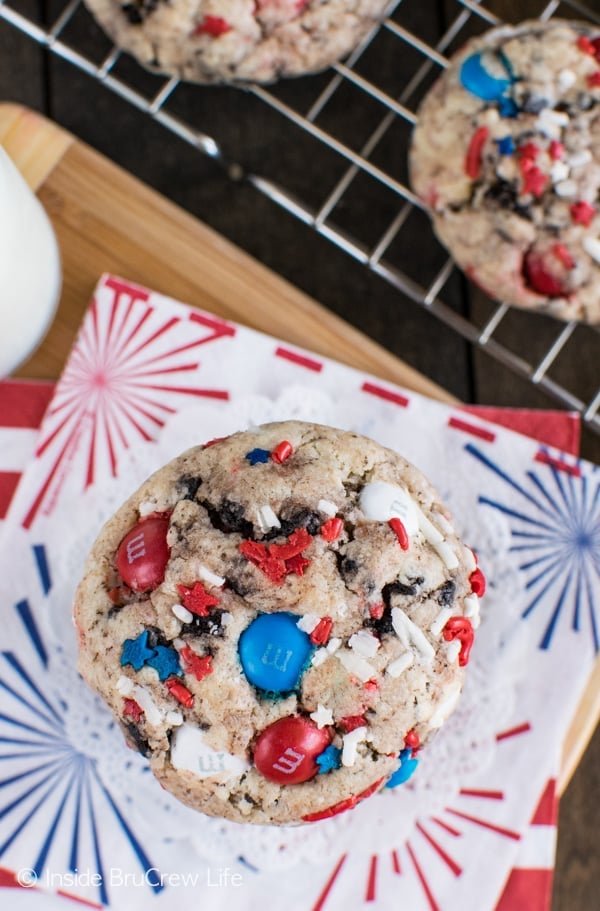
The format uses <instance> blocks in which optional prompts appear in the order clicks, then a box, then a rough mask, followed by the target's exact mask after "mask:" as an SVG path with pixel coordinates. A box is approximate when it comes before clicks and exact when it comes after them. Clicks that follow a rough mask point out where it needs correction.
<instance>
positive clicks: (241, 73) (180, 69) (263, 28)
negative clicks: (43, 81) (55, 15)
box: [85, 0, 388, 83]
mask: <svg viewBox="0 0 600 911" xmlns="http://www.w3.org/2000/svg"><path fill="white" fill-rule="evenodd" d="M85 3H86V5H87V6H88V8H89V9H90V11H91V12H92V13H93V15H94V16H95V18H96V19H97V20H98V22H99V23H100V25H101V26H102V27H103V28H104V29H105V30H106V31H107V32H108V34H109V35H110V37H111V38H112V39H113V41H114V42H115V44H117V45H118V46H119V47H121V48H123V49H124V50H127V51H129V52H130V53H132V54H133V55H134V56H135V57H137V59H138V60H139V62H140V63H141V64H143V66H146V67H148V68H149V69H151V70H154V71H157V72H161V73H168V74H170V75H173V76H177V77H178V78H180V79H187V80H190V81H192V82H204V83H208V82H272V81H274V80H275V79H277V78H278V77H279V76H300V75H302V74H304V73H314V72H317V71H318V70H322V69H324V68H325V67H327V66H329V65H330V64H332V63H334V62H335V61H336V60H338V59H339V58H340V57H343V56H344V55H345V54H348V53H349V52H350V51H351V50H352V48H354V47H355V46H356V45H357V44H358V42H359V41H360V40H361V39H362V38H363V37H364V36H365V35H366V33H367V32H368V30H369V29H370V28H372V27H373V25H375V23H376V22H377V20H378V19H380V18H381V17H382V16H383V13H384V11H385V9H386V7H387V5H388V3H387V0H128V2H121V0H85Z"/></svg>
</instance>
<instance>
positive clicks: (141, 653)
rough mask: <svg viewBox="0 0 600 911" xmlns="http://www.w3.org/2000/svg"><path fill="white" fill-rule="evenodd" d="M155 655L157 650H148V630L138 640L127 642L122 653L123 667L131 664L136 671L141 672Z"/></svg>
mask: <svg viewBox="0 0 600 911" xmlns="http://www.w3.org/2000/svg"><path fill="white" fill-rule="evenodd" d="M154 653H155V649H153V648H148V630H147V629H146V630H144V632H143V633H140V634H139V636H138V637H137V638H136V639H126V640H125V642H124V643H123V651H122V652H121V665H125V664H131V666H132V667H133V669H134V670H136V671H139V670H141V669H142V667H143V666H144V664H146V662H147V661H148V659H149V658H152V656H153V655H154Z"/></svg>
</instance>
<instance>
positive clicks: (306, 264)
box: [0, 0, 600, 911]
mask: <svg viewBox="0 0 600 911" xmlns="http://www.w3.org/2000/svg"><path fill="white" fill-rule="evenodd" d="M594 2H595V4H597V0H594ZM15 4H16V5H17V6H18V7H19V8H21V9H23V10H25V11H26V12H27V14H28V15H31V16H32V17H36V18H38V20H39V21H41V22H50V21H53V20H54V18H55V16H56V14H57V11H58V10H60V9H62V8H63V7H64V0H19V2H17V0H15ZM544 5H545V4H544V3H543V2H541V0H538V2H536V0H494V2H492V0H489V2H488V3H487V6H488V8H489V9H492V10H493V11H494V12H495V13H496V14H497V15H498V16H501V17H502V18H506V19H508V20H511V21H516V20H517V19H519V18H525V17H526V16H527V15H530V14H531V15H537V14H539V12H540V11H541V10H542V9H543V8H544ZM451 6H452V7H453V9H454V11H455V9H456V4H455V3H453V2H452V0H447V2H443V0H436V2H428V0H420V2H410V0H406V2H405V3H403V5H402V9H403V11H404V9H405V12H403V17H402V24H403V25H404V26H406V27H407V28H413V27H414V29H415V31H418V33H419V34H421V35H423V36H425V37H428V39H429V41H430V42H433V41H435V37H436V35H439V34H441V31H442V30H443V27H444V24H445V17H446V16H447V14H448V10H449V8H450V7H451ZM396 18H398V17H396ZM74 28H75V29H76V30H77V34H78V36H79V37H80V39H81V41H82V42H85V46H86V47H92V46H95V45H98V47H99V51H98V59H101V54H102V52H103V48H104V52H105V51H106V49H108V48H109V47H110V45H109V43H108V42H105V43H104V45H102V42H103V40H104V39H103V38H102V37H101V36H100V35H99V33H98V30H97V29H96V28H95V26H94V25H93V24H92V22H91V19H90V17H89V16H88V15H87V13H85V11H83V10H81V11H80V13H78V21H77V22H76V23H74ZM379 65H380V66H381V67H384V68H385V67H392V68H393V67H394V66H401V65H402V61H397V60H392V61H386V60H381V61H380V62H379ZM119 66H120V67H121V70H122V71H123V74H124V75H131V76H132V78H133V79H135V80H139V79H141V78H142V77H140V76H139V72H138V71H137V70H136V71H135V72H134V69H133V64H131V63H130V62H129V61H128V60H127V59H126V58H124V59H123V60H122V61H119ZM130 70H131V72H130ZM148 78H149V79H150V78H153V77H148ZM314 78H318V77H310V78H307V79H304V80H298V81H297V83H296V87H295V88H294V91H295V92H297V95H298V97H299V98H301V97H302V95H303V93H305V95H306V98H307V99H310V98H311V97H312V96H313V95H314V87H313V86H312V83H311V79H314ZM0 99H1V100H14V101H18V102H20V103H22V104H25V105H28V106H29V107H32V108H34V109H36V110H39V111H41V112H43V113H45V114H46V115H47V116H49V117H51V118H53V119H54V120H56V121H57V122H58V123H59V124H61V125H63V126H64V127H66V128H67V129H69V130H70V131H72V132H73V133H74V134H75V135H76V136H78V137H80V138H82V139H83V140H85V141H86V142H87V143H89V144H90V145H92V146H93V147H95V148H96V149H98V150H100V151H101V152H103V153H104V154H105V155H107V156H108V157H109V158H111V159H113V160H114V161H116V162H118V163H119V164H121V165H122V166H123V167H125V168H126V169H127V170H129V171H130V172H132V173H133V174H135V175H136V176H138V177H139V178H141V179H142V180H143V181H145V182H147V183H148V184H149V185H151V186H153V187H155V188H156V189H158V190H159V191H160V192H161V193H163V194H164V195H165V196H167V197H169V198H170V199H172V200H173V201H175V202H177V203H178V204H179V205H181V206H182V207H184V208H185V209H187V210H188V211H189V212H191V213H193V214H194V215H196V216H197V217H199V218H200V219H201V220H202V221H203V222H205V223H206V224H207V225H209V226H210V227H212V228H213V229H215V230H216V231H218V232H220V233H221V234H223V235H224V236H225V237H227V238H229V239H230V240H231V241H233V242H234V243H235V244H238V245H239V246H240V247H241V248H242V249H243V250H245V251H247V252H248V253H250V254H251V255H252V256H254V257H256V258H257V259H258V260H259V261H260V262H262V263H264V264H265V265H267V266H269V267H270V268H271V269H273V270H274V271H275V272H277V273H279V274H280V275H282V276H284V277H285V278H286V279H288V280H289V281H290V282H291V283H293V284H294V285H296V286H297V287H298V288H300V289H301V290H302V291H304V292H306V293H307V294H308V295H310V296H311V297H314V298H316V299H317V300H318V301H320V302H321V303H322V304H323V305H325V307H327V308H328V309H329V310H330V311H331V312H332V313H335V314H338V315H339V316H341V317H343V318H344V319H345V320H347V321H348V322H349V323H351V324H352V325H354V326H355V327H357V328H359V329H361V330H362V331H363V332H364V333H365V334H366V335H368V336H369V337H370V338H371V339H373V340H375V341H377V342H379V343H381V344H382V345H383V346H384V347H386V348H387V349H388V350H389V351H391V352H392V353H394V354H396V355H397V356H399V357H401V358H402V359H403V360H404V361H406V362H407V363H409V364H410V365H411V366H413V367H415V368H416V369H417V370H419V371H420V372H421V373H423V374H424V375H425V376H427V377H429V378H430V379H431V380H433V381H434V382H435V383H437V384H439V385H440V386H442V387H444V388H445V389H446V390H448V392H450V393H451V394H452V395H454V396H456V397H458V398H460V399H462V400H465V401H471V402H480V403H484V404H498V405H517V406H529V407H549V406H552V405H553V404H554V403H553V402H552V401H551V400H549V399H548V397H547V396H545V395H544V394H543V393H542V392H541V391H540V390H539V389H536V388H534V387H533V386H532V385H531V383H529V382H527V381H525V380H523V379H520V378H518V377H517V376H515V374H513V373H512V372H510V371H509V370H507V369H506V368H504V367H503V366H501V365H500V364H498V363H497V362H495V361H493V360H491V359H490V358H489V357H487V356H486V355H484V354H482V353H481V352H478V351H475V352H474V351H472V350H471V349H470V347H469V345H468V344H467V343H466V342H465V341H464V340H463V339H462V338H461V337H460V336H458V335H457V334H456V333H454V332H453V331H452V330H451V329H449V328H448V327H447V326H444V325H443V324H442V323H440V322H439V321H438V320H436V319H435V318H434V317H433V316H432V315H431V314H430V313H428V312H427V311H426V310H425V309H423V308H420V307H418V306H416V305H415V304H414V303H412V302H411V301H410V300H408V298H405V297H404V296H403V295H402V294H400V293H399V292H398V291H396V290H395V289H394V288H392V287H391V286H390V285H389V284H387V283H386V282H384V281H382V280H381V279H380V278H378V277H377V276H376V275H375V274H373V273H370V272H368V271H367V270H366V269H365V268H364V267H363V266H362V265H360V264H359V263H358V262H356V261H355V260H353V259H352V258H350V257H348V256H347V254H346V253H344V252H343V251H342V250H340V249H339V248H337V247H336V246H334V245H332V244H331V243H330V242H329V241H328V240H327V239H326V238H325V237H323V236H321V235H319V234H318V233H316V232H315V231H314V230H312V229H311V228H309V227H308V226H306V225H304V224H302V223H301V221H299V220H298V219H296V218H294V217H292V216H291V215H290V214H288V213H286V212H285V211H284V210H283V209H281V208H279V207H278V206H277V205H275V204H274V203H273V202H271V201H270V200H269V199H267V198H266V197H265V196H263V195H261V194H260V193H258V192H257V191H256V189H255V188H254V187H253V186H252V185H250V184H249V183H247V182H245V181H243V180H242V181H240V180H233V179H232V176H231V174H230V173H228V172H227V171H226V170H224V169H223V168H221V167H219V166H218V165H217V164H216V163H215V162H213V161H211V160H210V159H208V158H206V157H204V156H201V155H199V154H198V152H197V151H196V150H194V149H192V148H191V147H190V146H189V145H187V144H185V143H183V142H181V141H179V140H177V139H176V138H175V137H173V136H172V135H170V134H169V133H168V132H167V131H166V130H165V129H164V128H163V127H162V126H160V125H159V124H157V123H155V122H152V121H151V120H150V119H149V118H148V117H146V116H145V115H144V114H142V113H141V112H139V111H137V110H136V109H135V108H134V107H132V106H131V105H130V104H128V103H127V102H126V101H124V100H122V99H119V98H117V97H116V96H115V95H114V94H113V93H111V92H110V91H109V90H108V89H106V88H105V87H103V86H101V85H99V84H97V83H96V82H94V81H93V80H91V79H90V77H88V76H87V75H85V74H83V73H81V72H79V71H78V70H77V69H75V68H73V67H72V66H71V65H70V64H69V63H68V62H65V61H64V60H60V59H57V58H56V57H55V56H54V55H52V54H50V53H48V52H47V51H44V50H42V49H41V48H39V47H38V46H36V45H35V43H33V42H32V41H31V40H30V39H27V38H25V37H24V36H22V35H21V34H19V33H18V32H16V31H15V30H14V29H13V28H11V27H10V26H8V25H6V24H5V23H3V22H1V21H0ZM178 103H179V105H180V110H179V113H180V115H181V116H182V117H185V118H186V119H189V120H190V121H191V122H193V123H194V124H195V126H197V127H198V128H200V129H202V128H204V129H206V131H207V132H209V133H211V135H212V134H214V135H216V136H218V138H219V141H220V143H221V145H222V146H223V147H224V148H225V149H228V150H231V151H232V152H233V153H235V158H236V160H241V161H243V163H244V164H245V165H246V166H247V167H248V168H249V169H251V170H253V171H255V172H257V173H267V174H273V175H275V176H277V175H282V177H285V176H286V175H288V174H290V173H291V172H292V171H293V173H294V175H295V177H294V185H295V187H296V189H297V191H298V193H299V194H301V193H306V194H308V195H309V196H310V194H311V193H313V192H316V191H317V190H318V189H319V188H320V182H321V180H322V179H324V178H323V175H322V174H320V173H319V171H320V165H319V162H313V161H312V160H311V158H310V157H309V156H307V155H306V150H305V149H304V147H303V145H302V143H301V142H300V143H296V142H294V141H293V140H292V139H290V138H288V136H287V134H286V133H285V131H282V130H281V124H280V122H279V121H278V120H277V119H274V118H273V116H272V112H270V111H267V109H266V108H264V109H263V108H261V107H260V105H258V104H257V103H256V100H255V99H254V98H252V97H250V96H249V95H248V94H247V93H245V92H243V91H240V90H238V89H229V88H205V89H197V88H195V87H190V88H189V90H186V91H185V92H182V95H181V99H180V100H179V102H178ZM351 113H352V112H351V105H350V107H348V108H347V109H345V110H341V111H340V112H338V114H337V115H335V116H337V117H338V120H339V123H336V126H339V129H340V130H341V131H343V130H351V129H353V128H354V125H353V123H352V119H351ZM400 154H402V149H401V150H400ZM233 176H235V175H233ZM347 205H348V212H347V213H346V214H347V217H348V218H349V219H351V218H355V219H360V218H361V217H362V218H364V217H365V213H364V212H363V213H362V215H361V211H360V206H358V209H357V211H356V212H354V211H352V200H349V201H348V203H347ZM386 205H387V201H386V199H385V198H384V197H383V196H377V195H376V196H374V197H373V199H372V200H371V209H370V211H369V217H373V218H376V217H377V210H378V207H381V209H382V210H383V209H385V207H386ZM432 247H433V240H432V235H431V233H430V229H429V227H428V224H427V223H426V222H425V221H423V222H422V223H419V226H418V230H415V231H414V232H413V233H412V234H411V247H410V251H409V253H410V256H411V258H412V259H413V260H415V261H416V262H418V261H423V262H426V261H427V259H428V257H430V256H431V255H432V253H431V251H432ZM173 268H174V270H175V271H176V269H177V264H176V263H174V264H173ZM446 291H447V296H448V298H449V301H450V303H451V305H452V306H453V307H454V308H455V309H456V310H457V312H459V313H465V314H473V313H475V314H476V313H477V309H478V308H484V307H485V303H484V302H483V301H482V300H481V299H480V298H479V296H478V294H477V292H475V291H474V289H473V288H472V287H471V286H469V285H468V284H467V283H465V282H464V281H463V280H462V279H461V278H460V277H459V276H456V278H454V279H453V280H452V282H451V283H450V285H449V286H448V288H447V289H446ZM83 304H84V301H82V307H83ZM540 325H541V324H540ZM506 331H507V332H508V333H510V331H511V329H510V325H509V326H508V328H507V330H506ZM515 331H517V330H516V329H515ZM515 344H517V340H515ZM561 370H562V371H563V374H564V376H565V377H566V379H567V380H569V379H571V380H572V381H573V383H574V384H575V386H576V385H577V383H578V382H579V381H580V379H581V375H582V374H583V373H585V372H587V373H588V374H589V373H590V371H592V372H593V373H594V375H595V377H596V381H597V379H598V373H599V372H600V371H599V370H598V363H597V361H596V362H595V363H592V364H590V363H581V361H580V359H578V358H577V356H576V355H571V356H570V358H569V359H565V363H562V364H561ZM584 455H586V457H588V458H590V459H592V460H594V461H596V462H600V440H599V439H598V438H597V437H594V436H592V435H591V434H587V435H586V436H585V438H584ZM599 798H600V734H599V733H598V732H597V733H596V735H595V737H594V739H593V740H592V742H591V744H590V747H589V749H588V751H587V753H586V755H585V756H584V758H583V760H582V762H581V764H580V766H579V768H578V770H577V772H576V773H575V775H574V777H573V779H572V781H571V783H570V785H569V787H568V789H567V791H566V793H565V795H564V797H563V799H562V801H561V806H560V829H559V847H558V860H557V873H556V881H555V887H554V901H553V911H596V909H597V907H598V885H599V884H600V851H599V850H598V848H597V838H598V821H597V807H598V803H599ZM453 911H454V909H453ZM524 911H529V909H525V908H524Z"/></svg>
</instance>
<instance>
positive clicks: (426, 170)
mask: <svg viewBox="0 0 600 911" xmlns="http://www.w3.org/2000/svg"><path fill="white" fill-rule="evenodd" d="M418 118H419V119H418V125H417V127H416V129H415V131H414V137H413V143H412V149H411V155H410V170H411V179H412V184H413V187H414V188H415V191H416V192H417V193H418V194H419V196H420V197H421V198H422V199H423V200H424V202H425V203H426V204H427V206H428V207H429V209H430V212H431V215H432V218H433V223H434V227H435V230H436V233H437V234H438V236H439V238H440V240H441V241H442V242H443V243H444V244H445V245H446V246H447V247H448V249H449V250H450V252H451V253H452V255H453V257H454V258H455V259H456V261H457V263H458V264H459V266H460V267H461V268H462V269H464V271H465V272H466V273H467V275H468V276H469V277H470V278H471V279H472V280H473V281H474V282H476V283H477V284H478V285H480V286H481V287H482V288H483V289H484V290H486V291H487V292H488V293H489V294H490V295H491V296H492V297H496V298H499V299H501V300H503V301H505V302H506V303H508V304H513V305H515V306H518V307H524V308H527V309H531V310H538V311H540V312H542V313H547V314H549V315H551V316H555V317H558V318H559V319H565V320H570V319H577V320H581V321H584V322H588V323H599V322H600V28H599V27H597V26H593V25H586V24H585V23H583V22H565V21H562V20H558V19H551V20H550V21H548V22H539V21H532V22H525V23H523V24H522V25H518V26H501V27H499V28H494V29H492V30H491V31H489V32H486V33H485V34H484V35H482V36H480V37H478V38H475V39H473V40H471V41H469V42H468V43H467V44H466V45H465V46H464V47H463V48H462V49H461V50H460V51H459V52H458V54H456V55H455V56H454V57H453V58H452V59H451V61H450V65H449V67H448V69H447V70H446V71H445V72H444V73H443V74H442V76H441V77H440V78H439V79H438V81H437V82H436V84H435V85H434V86H433V88H432V89H431V91H430V92H429V94H428V95H427V96H426V98H425V100H424V101H423V103H422V105H421V107H420V109H419V112H418Z"/></svg>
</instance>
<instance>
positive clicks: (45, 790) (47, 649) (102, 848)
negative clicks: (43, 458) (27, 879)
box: [0, 546, 163, 905]
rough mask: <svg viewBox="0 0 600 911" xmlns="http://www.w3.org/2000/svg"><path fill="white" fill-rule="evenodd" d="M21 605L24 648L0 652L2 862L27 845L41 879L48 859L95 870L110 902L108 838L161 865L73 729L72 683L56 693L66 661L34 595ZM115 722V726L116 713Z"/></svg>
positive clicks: (44, 580) (41, 559)
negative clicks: (43, 625)
mask: <svg viewBox="0 0 600 911" xmlns="http://www.w3.org/2000/svg"><path fill="white" fill-rule="evenodd" d="M34 557H35V560H36V563H37V566H38V571H39V575H40V582H41V584H42V587H43V589H44V592H45V593H47V592H48V590H49V587H50V575H49V572H48V566H47V563H46V559H45V552H44V549H43V548H42V547H41V546H37V547H36V548H35V549H34ZM15 612H16V616H17V617H18V618H19V620H20V623H21V625H22V628H23V630H24V632H25V633H26V637H25V641H24V647H23V648H22V649H19V652H18V654H17V653H15V652H14V651H12V650H10V651H2V652H0V694H1V698H0V705H1V707H2V708H1V710H0V823H1V827H0V833H1V834H0V862H1V863H3V864H8V865H9V866H10V864H11V857H17V856H18V857H20V858H21V860H22V859H23V851H27V866H28V867H29V868H31V869H32V870H33V871H34V873H35V874H36V876H37V877H39V878H41V877H42V876H43V874H44V871H45V870H48V869H50V864H51V865H52V868H53V869H61V870H62V869H64V870H65V871H67V870H68V871H69V872H71V873H74V872H77V870H78V869H79V870H81V869H82V868H85V869H88V870H92V871H95V873H96V874H97V878H96V882H97V884H98V893H97V899H98V901H100V902H101V903H102V904H105V905H107V904H109V894H108V888H107V883H108V881H109V878H108V877H107V876H106V875H105V874H106V865H107V862H106V854H107V850H106V847H107V845H106V843H105V840H106V838H107V837H108V838H110V842H111V847H113V846H114V843H115V840H116V841H117V842H118V843H119V844H122V845H123V850H128V851H129V852H130V857H131V861H132V863H133V864H136V865H138V866H139V868H141V870H142V871H143V872H144V873H145V872H146V871H148V870H150V869H153V870H155V869H156V868H155V866H154V864H153V863H152V861H151V860H150V858H149V857H148V855H147V853H146V851H145V850H144V847H143V846H142V844H141V841H140V839H139V837H138V836H137V835H136V833H135V832H134V830H133V828H132V826H131V824H130V823H129V821H128V818H127V809H126V808H124V807H122V806H120V801H119V799H118V798H117V797H116V796H115V795H114V794H113V793H111V789H110V788H109V787H108V786H107V784H106V783H105V782H104V781H103V780H102V778H101V776H100V774H99V772H98V768H97V762H96V759H95V758H94V757H93V756H91V755H88V754H87V753H86V752H85V750H84V749H82V748H81V745H80V744H78V743H77V742H76V741H75V740H74V738H73V737H72V735H71V732H70V729H69V723H68V715H69V702H68V701H67V700H70V699H72V693H71V692H69V685H68V682H66V685H65V686H64V689H65V691H66V693H65V697H64V698H61V697H60V696H58V697H56V696H54V695H53V693H54V691H55V690H57V689H59V688H60V686H59V684H60V662H57V667H58V674H57V672H56V669H55V670H54V674H53V668H52V664H53V655H56V654H57V652H56V649H55V647H52V646H50V645H49V644H47V643H44V641H43V637H42V634H41V632H40V629H39V627H38V625H37V624H36V621H35V613H34V611H33V610H32V608H31V606H30V603H29V601H27V600H22V601H19V602H18V603H17V604H16V605H15ZM57 676H58V677H59V680H58V681H57V679H56V678H57ZM57 684H58V686H57ZM82 686H83V684H82ZM110 725H111V726H112V727H113V728H114V727H115V725H114V722H112V720H111V722H110ZM102 733H104V732H102ZM99 736H102V735H99ZM107 829H108V830H110V834H109V835H108V836H107ZM115 831H117V832H118V835H117V836H115ZM13 852H14V854H13ZM123 857H124V855H123ZM144 881H145V882H146V884H147V885H148V887H149V888H150V889H152V891H154V892H160V891H161V890H162V888H163V885H162V884H161V881H160V876H157V877H155V878H154V877H145V879H144Z"/></svg>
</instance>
